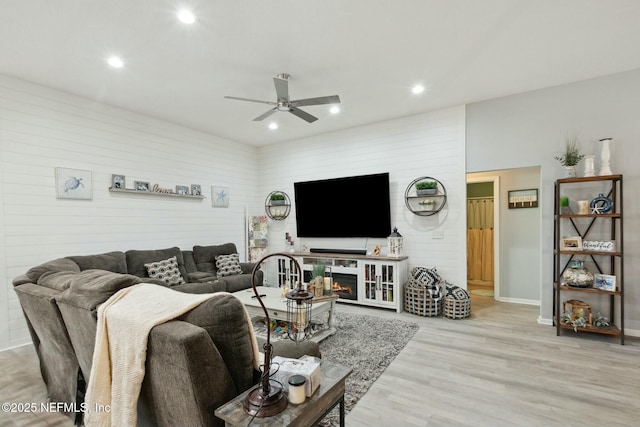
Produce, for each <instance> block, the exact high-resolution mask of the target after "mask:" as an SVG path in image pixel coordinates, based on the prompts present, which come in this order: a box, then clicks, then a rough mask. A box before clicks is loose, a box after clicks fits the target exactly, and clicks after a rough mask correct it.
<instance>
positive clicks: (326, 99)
mask: <svg viewBox="0 0 640 427" xmlns="http://www.w3.org/2000/svg"><path fill="white" fill-rule="evenodd" d="M289 77H290V75H289V74H285V73H282V74H278V75H277V76H275V77H274V78H273V84H274V85H275V87H276V96H277V100H276V101H275V102H272V101H261V100H258V99H250V98H239V97H237V96H225V98H227V99H234V100H236V101H247V102H258V103H260V104H267V105H273V106H274V107H273V108H272V109H270V110H269V111H267V112H266V113H264V114H261V115H259V116H258V117H256V118H255V119H253V121H254V122H259V121H262V120H264V119H266V118H267V117H269V116H271V115H272V114H273V113H275V112H277V111H282V112H289V113H291V114H293V115H294V116H296V117H299V118H301V119H302V120H304V121H306V122H307V123H313V122H315V121H316V120H318V118H317V117H315V116H313V115H311V114H309V113H307V112H306V111H304V110H301V109H300V108H298V107H308V106H312V105H327V104H339V103H340V97H339V96H338V95H331V96H319V97H316V98H304V99H297V100H294V101H291V100H290V99H289Z"/></svg>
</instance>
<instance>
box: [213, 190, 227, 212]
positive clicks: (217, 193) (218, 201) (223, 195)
mask: <svg viewBox="0 0 640 427" xmlns="http://www.w3.org/2000/svg"><path fill="white" fill-rule="evenodd" d="M211 205H212V206H213V207H214V208H228V207H229V188H228V187H211Z"/></svg>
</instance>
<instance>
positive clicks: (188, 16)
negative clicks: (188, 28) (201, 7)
mask: <svg viewBox="0 0 640 427" xmlns="http://www.w3.org/2000/svg"><path fill="white" fill-rule="evenodd" d="M178 19H179V20H180V22H182V23H184V24H193V23H194V22H196V17H195V16H194V15H193V13H192V12H191V11H190V10H189V9H181V10H180V11H178Z"/></svg>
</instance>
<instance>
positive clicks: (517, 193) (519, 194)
mask: <svg viewBox="0 0 640 427" xmlns="http://www.w3.org/2000/svg"><path fill="white" fill-rule="evenodd" d="M508 197H509V209H520V208H537V207H538V189H537V188H532V189H530V190H512V191H509V192H508Z"/></svg>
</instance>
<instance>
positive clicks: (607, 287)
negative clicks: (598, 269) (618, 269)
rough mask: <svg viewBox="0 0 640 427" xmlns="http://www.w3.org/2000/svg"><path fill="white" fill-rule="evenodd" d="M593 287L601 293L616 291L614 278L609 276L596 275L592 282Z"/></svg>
mask: <svg viewBox="0 0 640 427" xmlns="http://www.w3.org/2000/svg"><path fill="white" fill-rule="evenodd" d="M593 287H594V288H598V289H602V290H603V291H612V292H615V290H616V276H612V275H610V274H596V278H595V280H594V282H593Z"/></svg>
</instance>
